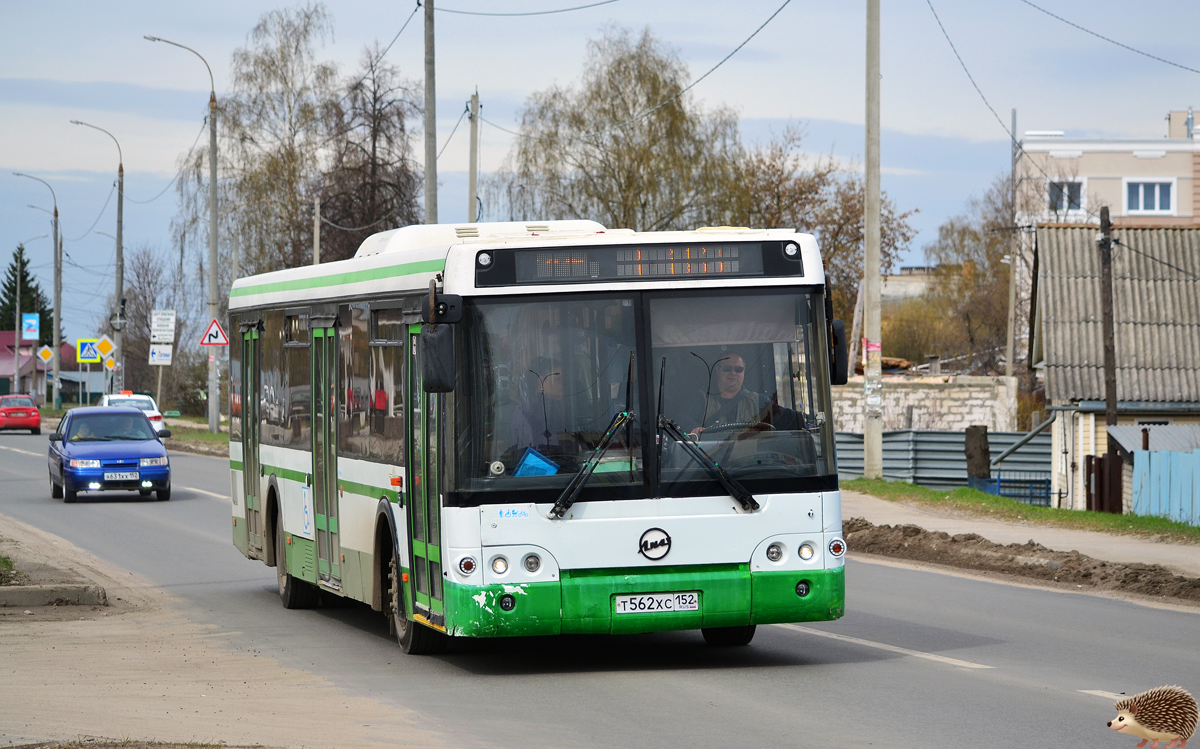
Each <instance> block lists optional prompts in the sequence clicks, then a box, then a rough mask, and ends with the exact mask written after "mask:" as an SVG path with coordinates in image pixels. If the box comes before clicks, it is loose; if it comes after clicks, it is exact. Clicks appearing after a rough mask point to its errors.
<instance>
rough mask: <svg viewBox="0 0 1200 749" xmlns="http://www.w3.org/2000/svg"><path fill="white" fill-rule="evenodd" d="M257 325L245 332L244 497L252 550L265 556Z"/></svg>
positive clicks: (247, 529)
mask: <svg viewBox="0 0 1200 749" xmlns="http://www.w3.org/2000/svg"><path fill="white" fill-rule="evenodd" d="M259 351H260V343H259V337H258V325H257V324H254V325H253V326H251V327H250V328H249V329H248V330H246V331H244V332H243V333H242V365H241V366H242V371H241V372H240V373H239V374H240V375H241V377H242V392H241V409H242V494H244V495H245V497H246V533H247V535H248V536H249V546H250V549H251V551H252V552H253V551H257V552H258V556H261V555H262V548H263V528H262V497H261V496H260V494H261V493H262V489H261V483H260V482H259V462H258V445H259V430H260V429H261V428H262V425H261V423H260V422H259V420H258V409H259V362H258V355H259Z"/></svg>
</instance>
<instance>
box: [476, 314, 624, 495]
mask: <svg viewBox="0 0 1200 749" xmlns="http://www.w3.org/2000/svg"><path fill="white" fill-rule="evenodd" d="M635 309H636V308H635V306H634V300H633V299H631V298H628V297H626V298H622V297H617V296H614V297H595V296H589V297H578V296H576V297H572V298H561V299H548V298H529V297H525V298H523V299H521V300H519V301H516V302H482V301H481V302H477V303H475V304H472V305H471V306H470V307H468V311H467V314H468V316H469V317H468V319H467V320H466V321H465V322H466V325H464V326H463V330H465V331H468V333H467V335H468V340H467V341H466V346H467V348H468V351H467V352H466V354H465V356H464V357H463V360H465V361H469V362H471V365H470V366H471V370H470V373H469V374H465V373H464V376H463V377H461V378H460V379H459V382H462V383H464V387H463V388H462V389H461V392H462V396H463V398H462V403H461V405H460V406H458V410H457V414H458V417H459V432H460V434H462V435H463V437H465V438H466V439H465V441H463V442H461V443H460V446H461V447H463V448H464V450H462V451H461V452H460V453H459V454H460V455H461V457H460V460H459V464H458V481H459V489H460V490H462V491H464V492H468V493H472V492H477V491H488V492H494V491H512V492H523V491H524V492H527V491H530V490H540V491H541V492H543V493H550V492H552V493H554V495H555V496H557V492H560V491H562V489H563V488H564V487H565V486H566V485H567V483H568V482H569V481H570V480H571V477H572V476H573V475H574V474H575V473H576V472H577V471H578V470H579V468H580V466H581V465H583V463H584V462H585V461H586V460H587V459H588V457H589V456H590V455H591V454H592V452H593V451H594V450H595V449H596V447H597V445H598V444H599V443H600V441H601V439H602V438H603V437H604V431H605V427H607V426H608V425H609V423H610V422H611V421H612V419H613V416H614V414H616V413H619V412H621V411H623V410H625V404H626V401H627V396H632V397H630V398H629V402H630V403H631V404H632V405H633V407H634V409H636V407H637V391H638V380H637V377H636V375H635V376H634V377H633V380H632V393H628V392H627V391H628V390H629V388H630V377H629V367H630V353H631V352H632V351H634V348H635V344H636V338H637V336H636V332H635V331H636V324H635V318H636V312H635ZM467 383H469V386H467V385H466V384H467ZM619 432H620V433H619V434H618V435H616V438H615V439H613V440H612V441H611V442H610V444H609V446H608V449H607V450H606V451H605V452H604V456H603V458H602V461H601V463H600V465H599V467H598V468H597V469H596V472H595V473H594V474H593V475H592V477H591V478H590V479H589V480H588V484H587V486H588V489H586V490H585V492H584V494H585V496H586V495H587V494H588V492H594V491H596V489H597V488H599V487H608V488H609V490H610V492H611V491H612V490H613V489H614V488H615V489H617V490H618V491H619V492H620V491H622V488H623V490H624V491H625V492H626V493H627V491H628V489H629V487H631V486H633V485H635V484H641V482H642V459H643V456H642V451H641V449H640V439H639V438H640V432H639V429H638V428H635V427H634V426H633V425H631V426H630V428H629V429H628V430H626V429H624V428H622V429H621V430H619ZM630 442H632V443H633V445H632V447H633V451H632V454H631V451H630V447H631V445H630ZM542 498H543V499H545V498H547V497H542ZM551 501H553V500H551Z"/></svg>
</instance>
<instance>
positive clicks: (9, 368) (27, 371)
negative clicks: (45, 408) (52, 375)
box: [0, 330, 46, 402]
mask: <svg viewBox="0 0 1200 749" xmlns="http://www.w3.org/2000/svg"><path fill="white" fill-rule="evenodd" d="M16 339H17V332H16V331H13V330H0V395H7V394H8V393H32V394H34V395H37V396H39V401H38V402H41V399H42V397H43V396H44V395H45V393H46V368H45V367H44V366H42V362H41V360H40V359H38V358H37V356H36V354H37V349H38V343H37V341H21V346H20V352H19V356H20V367H21V379H20V382H18V383H17V384H16V386H15V387H14V386H13V377H14V375H15V374H16V371H15V370H16V362H14V361H13V356H14V348H15V346H14V343H15V341H16Z"/></svg>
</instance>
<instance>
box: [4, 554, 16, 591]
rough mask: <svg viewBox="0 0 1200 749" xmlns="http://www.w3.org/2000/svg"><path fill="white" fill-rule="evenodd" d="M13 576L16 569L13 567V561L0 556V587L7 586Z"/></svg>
mask: <svg viewBox="0 0 1200 749" xmlns="http://www.w3.org/2000/svg"><path fill="white" fill-rule="evenodd" d="M15 575H16V568H15V567H14V566H13V561H12V560H11V559H9V558H8V557H6V556H2V555H0V585H8V584H9V581H11V580H12V579H13V577H15Z"/></svg>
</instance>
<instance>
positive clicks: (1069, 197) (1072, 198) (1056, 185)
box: [1049, 182, 1083, 213]
mask: <svg viewBox="0 0 1200 749" xmlns="http://www.w3.org/2000/svg"><path fill="white" fill-rule="evenodd" d="M1049 208H1050V212H1051V213H1065V212H1066V211H1078V210H1081V209H1082V208H1083V183H1082V182H1051V183H1050V202H1049Z"/></svg>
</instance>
